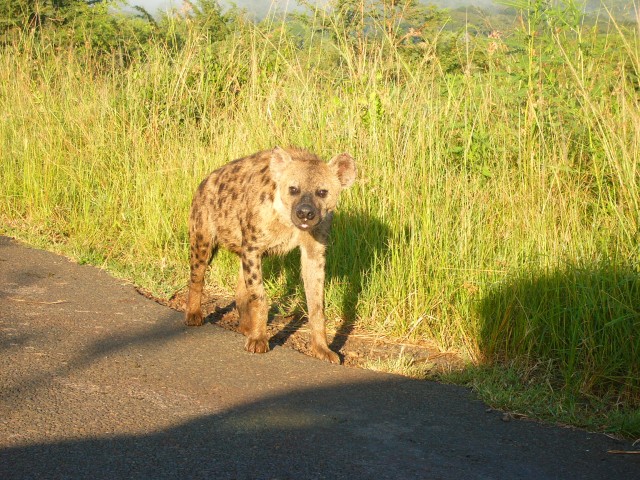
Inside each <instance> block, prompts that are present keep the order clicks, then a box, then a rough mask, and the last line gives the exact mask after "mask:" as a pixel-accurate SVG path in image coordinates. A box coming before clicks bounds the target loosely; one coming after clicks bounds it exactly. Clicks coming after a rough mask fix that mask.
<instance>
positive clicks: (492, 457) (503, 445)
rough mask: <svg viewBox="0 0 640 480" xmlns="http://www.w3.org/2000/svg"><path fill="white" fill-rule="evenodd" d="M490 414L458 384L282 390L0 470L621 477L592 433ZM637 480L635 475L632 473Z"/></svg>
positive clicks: (627, 469) (18, 451)
mask: <svg viewBox="0 0 640 480" xmlns="http://www.w3.org/2000/svg"><path fill="white" fill-rule="evenodd" d="M594 437H595V438H589V435H588V434H586V433H584V432H579V431H570V430H566V429H560V428H550V427H546V426H542V425H539V424H536V423H533V422H523V421H516V422H510V423H505V422H501V421H500V416H499V414H498V413H497V412H491V413H487V412H486V411H485V407H484V406H483V404H481V403H480V402H476V401H473V400H471V399H470V398H469V394H468V393H467V392H466V390H464V389H462V388H459V387H455V386H447V385H438V384H434V383H429V382H417V381H413V380H409V379H404V378H400V377H397V378H394V377H384V378H382V379H381V380H380V381H369V382H360V383H355V384H346V385H341V386H332V387H331V386H330V387H320V388H312V389H308V390H301V391H291V392H288V393H285V394H282V395H277V396H273V397H268V398H265V399H262V400H258V401H256V402H253V403H250V404H247V405H243V406H241V407H238V408H234V409H231V410H229V411H225V412H222V413H220V414H212V415H205V416H201V417H199V418H196V419H193V420H190V421H187V422H185V423H182V424H179V425H177V426H175V427H172V428H167V429H164V430H161V431H156V432H154V433H150V434H148V435H124V436H115V437H109V438H88V439H79V440H70V441H65V442H59V443H41V444H36V445H25V446H20V447H15V448H8V449H4V450H0V477H2V478H3V479H18V478H21V479H22V478H92V479H101V478H105V479H106V478H109V479H114V478H138V479H140V478H149V479H159V478H211V479H271V478H288V479H313V478H331V479H339V478H344V479H355V480H358V479H371V478H376V479H456V480H457V479H460V478H464V479H481V478H484V479H486V478H491V479H501V478H504V479H515V478H518V479H536V480H543V479H551V478H554V479H555V478H580V479H602V478H616V479H621V480H622V479H631V478H634V475H636V474H637V471H638V470H637V468H638V467H639V466H640V464H639V463H638V462H637V461H632V460H628V459H623V458H620V457H616V456H612V455H607V453H606V449H607V448H611V445H615V442H614V441H613V440H611V439H608V438H606V437H604V436H594ZM635 478H637V477H635Z"/></svg>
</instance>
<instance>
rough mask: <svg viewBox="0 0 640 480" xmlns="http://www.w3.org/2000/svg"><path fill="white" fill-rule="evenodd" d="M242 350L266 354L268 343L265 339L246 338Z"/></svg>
mask: <svg viewBox="0 0 640 480" xmlns="http://www.w3.org/2000/svg"><path fill="white" fill-rule="evenodd" d="M244 349H245V350H246V351H247V352H251V353H267V352H268V351H269V341H268V340H267V338H266V337H258V338H247V343H245V344H244Z"/></svg>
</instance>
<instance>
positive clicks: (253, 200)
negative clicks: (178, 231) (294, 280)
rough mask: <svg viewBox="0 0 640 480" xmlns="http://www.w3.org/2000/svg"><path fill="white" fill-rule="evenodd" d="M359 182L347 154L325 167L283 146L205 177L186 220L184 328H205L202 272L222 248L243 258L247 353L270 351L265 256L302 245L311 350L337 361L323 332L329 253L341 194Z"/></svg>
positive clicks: (240, 294) (239, 298) (240, 298)
mask: <svg viewBox="0 0 640 480" xmlns="http://www.w3.org/2000/svg"><path fill="white" fill-rule="evenodd" d="M355 178H356V167H355V163H354V160H353V158H351V156H350V155H348V154H346V153H343V154H340V155H337V156H335V157H334V158H332V159H331V161H330V162H328V163H325V162H324V161H322V160H320V159H319V158H318V157H317V156H316V155H314V154H312V153H309V152H307V151H305V150H300V149H296V148H287V149H282V148H280V147H276V148H274V149H273V150H266V151H262V152H258V153H256V154H254V155H251V156H249V157H245V158H241V159H238V160H234V161H233V162H231V163H229V164H227V165H225V166H223V167H221V168H219V169H218V170H216V171H214V172H213V173H211V174H210V175H209V176H208V177H207V178H205V179H204V181H203V182H202V183H201V184H200V186H199V187H198V190H197V191H196V193H195V196H194V199H193V204H192V206H191V215H190V218H189V243H190V246H191V278H190V282H189V297H188V299H187V308H186V316H185V323H186V324H187V325H202V323H203V315H202V309H201V300H202V287H203V285H204V274H205V270H206V268H207V264H208V263H209V261H210V260H211V258H212V257H213V256H214V255H215V254H216V252H217V250H218V248H219V247H224V248H227V249H228V250H231V251H232V252H234V253H235V254H237V255H238V256H239V257H240V260H241V262H240V276H239V279H238V286H237V288H236V307H237V309H238V313H239V314H240V331H241V332H242V333H244V334H245V335H246V336H247V340H246V344H245V349H246V350H248V351H249V352H254V353H264V352H267V351H268V350H269V343H268V338H267V311H268V305H267V301H266V297H265V291H264V286H263V283H262V257H263V256H265V255H269V254H283V253H286V252H288V251H290V250H292V249H294V248H295V247H300V252H301V255H300V257H301V262H302V280H303V282H304V288H305V292H306V297H307V308H308V310H309V324H310V327H311V346H312V351H313V353H314V355H315V356H316V357H318V358H321V359H325V360H329V361H331V362H333V363H338V362H339V357H338V355H337V354H336V353H334V352H332V351H331V350H329V347H328V346H327V339H326V333H325V318H324V275H325V274H324V268H325V249H326V246H327V238H328V236H329V230H330V227H331V219H332V216H333V210H334V208H335V206H336V202H337V200H338V195H339V194H340V192H341V191H342V190H343V189H344V188H347V187H349V186H351V185H352V184H353V182H354V181H355Z"/></svg>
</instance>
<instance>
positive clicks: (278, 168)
mask: <svg viewBox="0 0 640 480" xmlns="http://www.w3.org/2000/svg"><path fill="white" fill-rule="evenodd" d="M291 161H292V159H291V155H289V152H287V151H286V150H284V149H282V148H280V147H276V148H274V149H273V150H271V161H270V162H269V171H270V172H271V178H272V179H274V180H275V179H277V178H280V175H282V172H283V171H284V169H285V168H286V167H287V165H289V163H290V162H291Z"/></svg>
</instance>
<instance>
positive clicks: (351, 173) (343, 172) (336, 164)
mask: <svg viewBox="0 0 640 480" xmlns="http://www.w3.org/2000/svg"><path fill="white" fill-rule="evenodd" d="M329 168H330V169H331V171H332V172H333V173H334V174H335V176H336V177H338V180H339V181H340V185H342V188H349V187H350V186H351V185H353V182H355V181H356V175H357V172H356V162H355V160H354V159H353V157H352V156H351V155H349V154H348V153H341V154H340V155H336V156H335V157H333V158H332V159H331V161H330V162H329Z"/></svg>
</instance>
